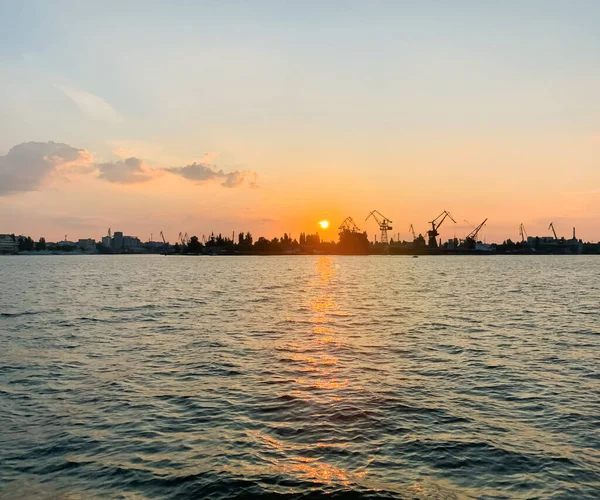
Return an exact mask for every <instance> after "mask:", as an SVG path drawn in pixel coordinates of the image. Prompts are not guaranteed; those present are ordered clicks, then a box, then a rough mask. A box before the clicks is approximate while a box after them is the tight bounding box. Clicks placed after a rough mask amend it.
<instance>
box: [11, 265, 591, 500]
mask: <svg viewBox="0 0 600 500" xmlns="http://www.w3.org/2000/svg"><path fill="white" fill-rule="evenodd" d="M261 496H262V497H269V498H320V497H327V498H441V499H442V498H443V499H445V498H448V499H453V498H578V499H579V498H599V497H600V258H599V257H596V256H539V257H537V256H486V257H466V256H464V257H460V256H456V257H420V258H418V259H412V258H409V257H400V256H398V257H394V256H388V257H385V256H372V257H330V256H315V257H312V256H290V257H174V256H172V257H164V256H66V257H61V256H38V257H35V256H32V257H2V258H0V498H3V499H4V498H10V499H13V498H65V499H79V498H86V499H88V498H127V499H146V498H210V499H213V498H214V499H220V498H260V497H261Z"/></svg>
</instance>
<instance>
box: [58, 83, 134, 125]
mask: <svg viewBox="0 0 600 500" xmlns="http://www.w3.org/2000/svg"><path fill="white" fill-rule="evenodd" d="M56 87H57V88H58V89H60V90H62V91H63V92H64V93H65V95H66V96H67V97H69V99H71V100H72V101H73V102H74V103H75V105H76V106H77V107H78V108H79V110H80V111H81V112H82V113H83V114H85V115H87V116H88V117H90V118H92V119H93V120H97V121H103V122H121V121H123V116H121V114H120V113H119V112H118V111H117V110H116V109H115V108H113V107H112V106H111V105H110V104H108V103H107V102H106V101H105V100H104V99H102V98H100V97H98V96H96V95H94V94H91V93H89V92H85V91H84V90H78V89H73V88H70V87H64V86H62V85H57V86H56Z"/></svg>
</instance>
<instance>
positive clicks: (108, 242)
mask: <svg viewBox="0 0 600 500" xmlns="http://www.w3.org/2000/svg"><path fill="white" fill-rule="evenodd" d="M111 240H112V238H111V237H110V236H102V244H103V245H104V246H105V247H106V248H110V247H112V241H111Z"/></svg>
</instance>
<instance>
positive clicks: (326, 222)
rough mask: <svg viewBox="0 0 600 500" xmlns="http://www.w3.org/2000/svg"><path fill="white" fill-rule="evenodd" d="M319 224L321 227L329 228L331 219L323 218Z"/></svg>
mask: <svg viewBox="0 0 600 500" xmlns="http://www.w3.org/2000/svg"><path fill="white" fill-rule="evenodd" d="M319 226H321V229H327V228H328V227H329V221H328V220H322V221H320V222H319Z"/></svg>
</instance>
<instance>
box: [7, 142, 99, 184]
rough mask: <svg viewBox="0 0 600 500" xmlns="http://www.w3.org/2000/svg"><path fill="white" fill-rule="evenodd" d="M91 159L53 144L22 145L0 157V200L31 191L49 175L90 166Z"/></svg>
mask: <svg viewBox="0 0 600 500" xmlns="http://www.w3.org/2000/svg"><path fill="white" fill-rule="evenodd" d="M92 160H93V158H92V155H91V153H90V152H89V151H86V150H85V149H77V148H74V147H72V146H69V145H68V144H62V143H57V142H24V143H22V144H17V145H16V146H14V147H12V148H11V149H10V151H9V152H8V153H7V154H6V155H4V156H0V196H2V195H7V194H11V193H17V192H24V191H33V190H35V189H37V188H38V187H39V186H40V185H41V184H42V183H43V181H44V180H45V179H46V178H47V177H48V176H49V175H51V174H52V173H56V172H58V171H60V170H61V169H65V168H68V167H77V166H84V165H88V164H89V163H91V161H92Z"/></svg>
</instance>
